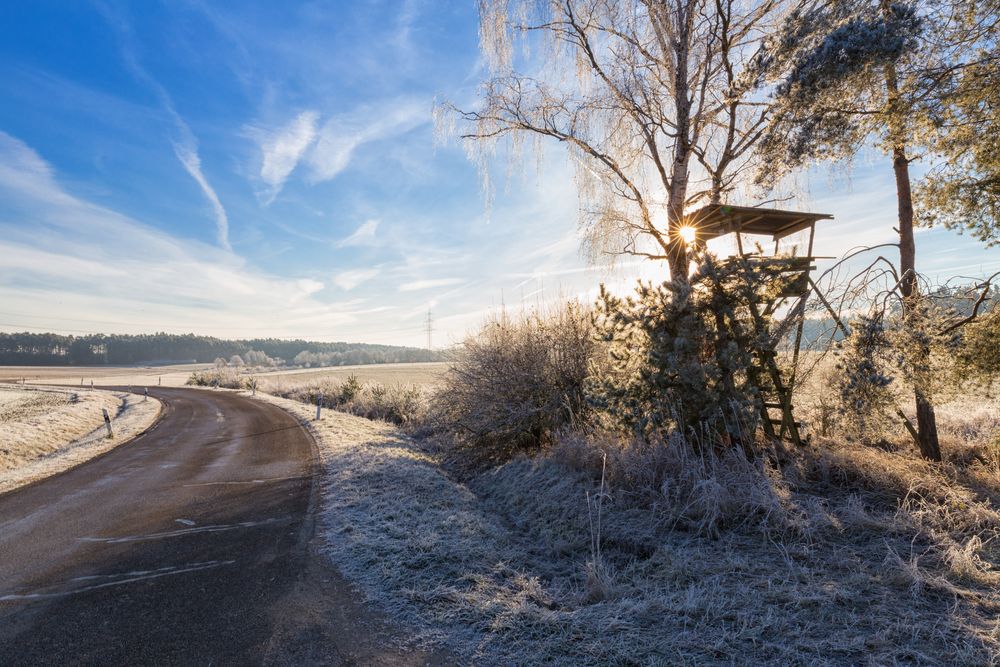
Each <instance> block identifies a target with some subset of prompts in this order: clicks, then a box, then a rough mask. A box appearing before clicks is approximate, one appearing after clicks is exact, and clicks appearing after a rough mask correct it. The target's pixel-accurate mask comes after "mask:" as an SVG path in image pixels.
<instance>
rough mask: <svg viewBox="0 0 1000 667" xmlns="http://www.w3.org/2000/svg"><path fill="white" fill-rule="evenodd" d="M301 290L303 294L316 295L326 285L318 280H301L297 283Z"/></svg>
mask: <svg viewBox="0 0 1000 667" xmlns="http://www.w3.org/2000/svg"><path fill="white" fill-rule="evenodd" d="M296 284H297V285H298V286H299V289H300V290H302V293H303V294H315V293H316V292H319V291H320V290H322V289H323V288H324V287H326V285H324V284H323V283H321V282H320V281H318V280H313V279H312V278H301V279H300V280H298V281H297V282H296Z"/></svg>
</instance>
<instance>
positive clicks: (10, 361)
mask: <svg viewBox="0 0 1000 667" xmlns="http://www.w3.org/2000/svg"><path fill="white" fill-rule="evenodd" d="M251 351H254V352H258V353H260V352H263V353H264V354H265V355H267V357H270V361H271V362H272V363H274V364H278V365H280V364H282V363H287V364H296V365H311V366H346V365H352V364H388V363H402V362H415V361H441V360H442V359H443V358H444V354H443V353H442V352H435V351H432V350H425V349H420V348H414V347H399V346H395V345H370V344H367V343H319V342H315V341H307V340H280V339H277V338H256V339H253V340H223V339H220V338H212V337H210V336H196V335H194V334H183V335H175V334H166V333H156V334H144V335H138V336H132V335H120V334H110V335H104V334H92V335H87V336H63V335H60V334H52V333H41V334H39V333H27V332H25V333H0V365H4V366H64V365H69V366H77V365H78V366H101V365H130V364H157V363H211V362H213V361H215V360H216V359H218V358H223V359H227V360H228V359H230V358H232V357H233V356H234V355H237V356H240V357H245V356H247V355H249V353H250V352H251ZM250 356H251V358H253V357H259V356H260V355H259V354H257V355H250Z"/></svg>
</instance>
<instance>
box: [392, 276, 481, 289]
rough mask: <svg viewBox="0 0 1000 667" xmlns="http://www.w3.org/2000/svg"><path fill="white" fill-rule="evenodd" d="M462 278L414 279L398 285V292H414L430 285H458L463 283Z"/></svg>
mask: <svg viewBox="0 0 1000 667" xmlns="http://www.w3.org/2000/svg"><path fill="white" fill-rule="evenodd" d="M464 282H465V280H464V279H463V278H437V279H431V280H414V281H413V282H408V283H403V284H402V285H400V286H399V291H400V292H416V291H417V290H424V289H431V288H432V287H448V286H449V285H460V284H461V283H464Z"/></svg>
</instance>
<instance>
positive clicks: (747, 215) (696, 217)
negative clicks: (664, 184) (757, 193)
mask: <svg viewBox="0 0 1000 667" xmlns="http://www.w3.org/2000/svg"><path fill="white" fill-rule="evenodd" d="M685 217H686V218H687V224H688V225H690V226H691V227H694V228H695V229H696V230H698V231H697V233H698V239H699V240H704V241H707V240H709V239H714V238H717V237H719V236H724V235H726V234H731V233H733V232H741V233H743V234H764V235H767V236H770V237H772V238H773V239H774V240H778V239H781V238H784V237H786V236H788V235H790V234H794V233H795V232H800V231H802V230H804V229H809V228H810V227H812V226H813V225H814V224H816V221H817V220H832V219H833V216H832V215H829V214H828V213H805V212H803V211H781V210H778V209H773V208H758V207H755V206H730V205H728V204H709V205H708V206H703V207H702V208H699V209H698V210H697V211H692V212H691V213H688V214H687V216H685Z"/></svg>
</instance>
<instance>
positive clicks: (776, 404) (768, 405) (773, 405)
mask: <svg viewBox="0 0 1000 667" xmlns="http://www.w3.org/2000/svg"><path fill="white" fill-rule="evenodd" d="M764 407H765V408H783V407H785V406H784V405H782V404H781V403H768V402H766V401H765V402H764Z"/></svg>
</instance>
